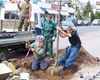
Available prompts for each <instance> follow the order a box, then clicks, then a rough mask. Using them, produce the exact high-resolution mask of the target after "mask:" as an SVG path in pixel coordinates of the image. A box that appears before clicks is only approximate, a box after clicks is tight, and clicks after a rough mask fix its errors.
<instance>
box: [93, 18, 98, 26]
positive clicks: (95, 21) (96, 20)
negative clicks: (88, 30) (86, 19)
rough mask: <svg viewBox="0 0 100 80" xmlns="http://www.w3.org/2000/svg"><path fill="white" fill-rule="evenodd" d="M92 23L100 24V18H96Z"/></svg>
mask: <svg viewBox="0 0 100 80" xmlns="http://www.w3.org/2000/svg"><path fill="white" fill-rule="evenodd" d="M92 25H95V26H98V25H100V19H94V20H93V22H92Z"/></svg>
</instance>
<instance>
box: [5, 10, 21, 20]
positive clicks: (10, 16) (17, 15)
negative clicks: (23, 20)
mask: <svg viewBox="0 0 100 80" xmlns="http://www.w3.org/2000/svg"><path fill="white" fill-rule="evenodd" d="M20 14H21V12H16V11H6V12H5V15H4V18H5V19H17V20H19V18H20Z"/></svg>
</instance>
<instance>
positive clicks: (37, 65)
mask: <svg viewBox="0 0 100 80" xmlns="http://www.w3.org/2000/svg"><path fill="white" fill-rule="evenodd" d="M48 66H49V64H48V63H47V62H46V61H45V57H42V58H40V59H35V60H34V61H33V63H32V66H31V67H32V70H38V69H41V70H45V69H47V68H48Z"/></svg>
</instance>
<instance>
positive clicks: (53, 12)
mask: <svg viewBox="0 0 100 80" xmlns="http://www.w3.org/2000/svg"><path fill="white" fill-rule="evenodd" d="M47 12H48V13H49V14H59V13H58V11H57V10H51V9H47Z"/></svg>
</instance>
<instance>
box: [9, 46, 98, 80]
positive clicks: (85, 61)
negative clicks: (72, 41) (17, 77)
mask: <svg viewBox="0 0 100 80" xmlns="http://www.w3.org/2000/svg"><path fill="white" fill-rule="evenodd" d="M67 48H68V47H67ZM67 48H66V49H60V50H59V51H58V59H59V58H60V57H61V56H62V55H63V54H64V53H65V52H66V50H67ZM46 60H47V61H48V62H49V64H50V65H52V64H54V63H55V60H56V56H55V57H54V60H52V61H50V60H49V58H48V57H47V58H46ZM8 61H10V62H12V63H13V64H14V66H15V67H16V69H18V70H19V72H20V73H21V72H29V73H30V77H31V79H33V80H34V79H42V80H69V79H70V78H71V77H72V76H73V75H74V74H75V73H76V71H77V70H78V68H80V67H82V66H91V65H95V64H98V63H99V59H98V61H97V58H95V57H93V56H91V55H90V54H89V53H88V52H87V51H86V50H85V49H84V48H83V47H81V49H80V51H79V53H78V56H77V59H76V60H75V62H74V63H73V65H72V66H71V67H70V68H69V69H67V70H65V71H64V77H63V79H61V78H62V77H61V76H60V75H59V76H57V75H50V74H48V72H47V70H45V71H41V70H38V71H31V68H30V65H31V63H32V61H33V58H32V57H31V58H29V59H27V60H23V61H20V60H19V61H18V60H17V59H9V60H8ZM75 66H76V67H75ZM76 68H77V69H76Z"/></svg>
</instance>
